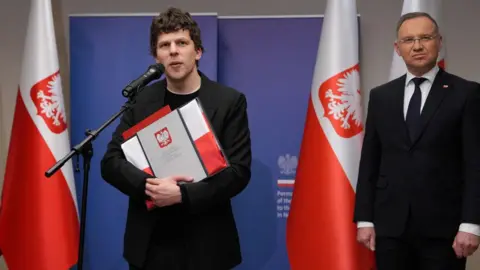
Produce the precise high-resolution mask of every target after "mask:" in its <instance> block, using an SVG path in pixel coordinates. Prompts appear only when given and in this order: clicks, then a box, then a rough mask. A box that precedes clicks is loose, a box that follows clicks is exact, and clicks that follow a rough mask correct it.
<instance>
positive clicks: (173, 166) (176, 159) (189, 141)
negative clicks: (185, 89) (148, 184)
mask: <svg viewBox="0 0 480 270" xmlns="http://www.w3.org/2000/svg"><path fill="white" fill-rule="evenodd" d="M122 136H123V138H124V140H125V141H124V142H123V143H122V150H123V153H124V154H125V157H126V159H127V161H129V162H130V163H132V164H133V165H134V166H135V167H137V168H138V169H140V170H143V171H144V172H146V173H148V174H150V175H152V177H155V178H164V177H167V176H172V175H184V176H191V177H193V182H198V181H202V180H204V179H205V178H207V177H210V176H212V175H214V174H216V173H218V172H220V171H221V170H223V169H225V168H227V167H228V166H229V162H228V159H227V157H226V155H225V153H224V152H223V149H222V146H221V145H220V143H219V141H218V139H217V136H216V134H215V132H214V130H213V129H212V126H211V124H210V122H209V120H208V118H207V116H206V114H205V112H204V110H203V108H202V105H201V103H200V100H199V99H198V98H196V99H194V100H192V101H190V102H188V103H187V104H185V105H183V106H181V107H179V108H177V109H176V110H174V111H171V110H170V107H169V106H165V107H163V108H161V109H160V110H158V111H157V112H155V113H153V114H152V115H150V116H149V117H147V118H145V119H144V120H142V121H141V122H139V123H138V124H136V125H135V126H133V127H131V128H129V129H128V130H126V131H125V132H124V133H123V134H122ZM146 204H147V207H148V209H152V208H153V207H154V205H153V203H152V202H151V201H146Z"/></svg>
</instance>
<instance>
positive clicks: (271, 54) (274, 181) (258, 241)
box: [218, 17, 322, 270]
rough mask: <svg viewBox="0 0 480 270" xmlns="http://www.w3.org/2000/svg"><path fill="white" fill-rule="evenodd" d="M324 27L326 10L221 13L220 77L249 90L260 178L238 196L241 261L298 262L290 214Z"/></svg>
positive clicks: (258, 264)
mask: <svg viewBox="0 0 480 270" xmlns="http://www.w3.org/2000/svg"><path fill="white" fill-rule="evenodd" d="M321 27H322V18H321V17H298V18H295V17H293V18H292V17H283V18H282V17H278V18H276V17H273V18H271V17H270V18H269V17H266V18H255V17H250V18H248V17H247V18H235V17H230V18H228V17H227V18H221V20H220V21H219V35H218V37H219V51H218V52H219V64H218V68H219V73H218V79H219V81H220V82H222V83H224V84H226V85H229V86H232V87H234V88H236V89H238V90H240V91H242V92H243V93H245V94H246V96H247V101H248V114H249V119H250V130H251V134H252V152H253V164H252V179H251V182H250V185H249V186H248V187H247V189H246V190H245V191H244V192H243V193H241V194H240V195H239V196H237V197H236V198H235V199H234V211H235V216H236V220H237V223H238V228H239V230H240V242H241V244H242V253H243V255H244V262H243V263H242V265H240V266H239V267H238V268H237V269H242V270H243V269H245V270H247V269H248V270H252V269H262V270H263V269H265V270H267V269H268V270H283V269H285V270H287V269H290V266H289V263H288V257H287V251H286V245H285V228H286V218H287V216H288V211H289V206H290V198H291V193H292V186H293V181H294V179H295V169H296V163H297V160H296V159H297V157H298V153H299V151H300V143H301V140H302V134H303V128H304V123H305V115H306V111H307V104H308V97H309V94H310V86H311V83H312V75H313V70H314V67H315V61H316V54H317V48H318V41H319V38H320V30H321Z"/></svg>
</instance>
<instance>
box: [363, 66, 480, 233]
mask: <svg viewBox="0 0 480 270" xmlns="http://www.w3.org/2000/svg"><path fill="white" fill-rule="evenodd" d="M405 79H406V75H404V76H402V77H400V78H398V79H395V80H393V81H391V82H388V83H386V84H384V85H381V86H379V87H377V88H375V89H373V90H372V91H371V92H370V101H369V107H368V114H367V121H366V125H365V138H364V142H363V148H362V154H361V161H360V168H359V177H358V183H357V190H356V204H355V214H354V221H355V222H358V221H369V222H373V223H374V226H375V232H376V234H377V235H378V236H390V237H397V236H400V234H401V233H402V232H404V229H405V226H406V225H407V221H408V226H409V230H410V231H411V232H413V233H419V234H421V235H423V236H431V237H448V238H450V239H452V241H453V237H454V236H455V234H456V233H457V232H458V229H459V225H460V224H461V223H474V224H480V85H479V84H478V83H475V82H470V81H467V80H465V79H462V78H460V77H457V76H455V75H452V74H449V73H447V72H445V71H444V70H442V69H440V71H439V72H438V74H437V76H436V77H435V79H434V82H433V84H432V88H431V90H430V93H429V95H428V97H427V100H426V102H425V105H424V107H423V111H422V115H421V119H422V129H421V132H420V134H419V135H418V136H417V138H416V139H415V140H413V141H410V139H409V136H408V135H407V126H406V123H405V120H404V114H403V103H404V99H403V98H404V90H405Z"/></svg>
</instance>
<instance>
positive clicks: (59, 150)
mask: <svg viewBox="0 0 480 270" xmlns="http://www.w3.org/2000/svg"><path fill="white" fill-rule="evenodd" d="M21 72H22V73H21V76H20V82H19V87H18V93H17V100H16V105H15V113H14V119H13V126H12V131H11V137H10V146H9V151H8V156H7V164H6V169H5V179H4V186H3V192H2V204H1V210H0V249H1V251H2V252H3V256H4V258H5V261H6V263H7V265H8V268H9V269H10V270H23V269H37V270H56V269H58V270H64V269H69V268H70V267H72V266H73V265H75V264H76V263H77V254H78V241H79V219H78V212H77V209H78V207H77V202H76V191H75V184H74V177H73V169H72V164H71V162H67V163H66V164H65V165H64V166H63V168H62V169H61V170H59V171H57V173H56V174H54V175H53V176H52V177H50V178H47V177H46V176H45V171H47V170H48V169H49V168H50V167H51V166H53V165H54V164H55V163H56V162H57V161H58V160H59V159H61V158H62V157H63V156H64V155H66V154H67V153H68V152H69V151H70V141H69V134H68V129H67V119H66V115H65V107H64V100H63V93H62V83H61V78H60V74H59V64H58V55H57V48H56V40H55V32H54V26H53V17H52V6H51V2H50V0H33V1H32V2H31V7H30V15H29V18H28V28H27V35H26V40H25V47H24V55H23V62H22V70H21Z"/></svg>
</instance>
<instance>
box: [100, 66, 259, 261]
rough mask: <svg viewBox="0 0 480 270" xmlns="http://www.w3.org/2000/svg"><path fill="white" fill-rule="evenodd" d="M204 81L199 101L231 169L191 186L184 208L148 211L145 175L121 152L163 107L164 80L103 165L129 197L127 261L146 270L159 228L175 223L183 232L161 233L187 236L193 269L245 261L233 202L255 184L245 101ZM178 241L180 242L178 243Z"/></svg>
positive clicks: (125, 120) (124, 125)
mask: <svg viewBox="0 0 480 270" xmlns="http://www.w3.org/2000/svg"><path fill="white" fill-rule="evenodd" d="M200 75H201V77H202V86H201V88H200V90H199V96H198V97H199V99H200V100H201V102H202V105H203V107H204V109H205V111H206V114H207V116H208V118H209V119H210V121H211V124H212V126H213V129H214V131H215V132H216V134H217V136H218V139H219V141H220V143H221V145H222V147H223V149H224V151H225V154H226V155H227V157H228V159H229V161H230V164H231V166H230V167H229V168H228V169H226V170H224V171H222V172H220V173H218V174H217V175H214V176H213V177H210V178H209V179H206V180H204V181H202V182H198V183H189V184H186V185H185V186H184V188H183V190H182V191H183V193H184V195H186V197H184V198H183V200H184V201H183V202H182V204H180V205H174V206H169V207H164V208H158V209H156V210H154V211H151V212H149V211H147V209H146V207H145V203H144V200H145V199H146V195H145V179H146V178H147V177H149V175H147V174H146V173H144V172H143V171H141V170H138V169H137V168H135V167H134V166H133V165H132V164H130V163H129V162H127V161H126V159H125V157H124V155H123V154H122V150H121V147H120V144H121V142H122V141H123V140H122V138H121V133H122V132H123V131H124V130H126V129H128V128H129V127H131V126H132V125H134V124H136V123H137V122H139V121H141V120H143V119H144V118H146V117H147V116H149V115H150V114H152V113H154V112H155V111H157V110H158V109H160V108H161V107H163V106H164V95H165V91H166V88H165V87H166V82H165V80H162V81H159V82H156V83H154V84H151V85H150V86H148V87H146V88H145V90H143V91H142V92H140V94H139V95H138V97H137V102H136V104H135V105H134V106H133V108H132V109H131V110H129V111H127V112H126V113H125V114H124V115H123V117H122V118H121V122H120V124H119V126H118V127H117V129H116V130H115V133H114V134H113V139H112V141H111V142H110V143H109V144H108V149H107V152H106V154H105V156H104V157H103V159H102V162H101V171H102V177H103V178H104V179H105V180H106V181H107V182H108V183H110V184H111V185H112V186H114V187H115V188H117V189H118V190H120V191H121V192H122V193H124V194H126V195H128V196H129V207H128V216H127V223H126V229H125V238H124V257H125V258H126V260H127V261H128V262H129V263H131V264H133V265H135V266H137V267H142V265H143V264H144V262H145V258H146V254H147V248H148V246H149V243H150V241H151V240H152V239H153V238H154V236H153V231H154V230H156V229H157V228H156V227H158V223H164V224H174V226H172V228H173V227H176V229H178V228H180V230H178V231H175V232H172V231H164V232H161V233H162V234H169V233H171V234H177V233H180V234H183V235H184V236H185V238H186V241H187V242H186V248H187V253H186V254H182V256H183V255H184V256H185V260H188V264H189V265H191V267H190V268H189V269H195V270H197V269H205V270H207V269H208V270H215V269H219V270H225V269H231V268H233V267H234V266H235V265H237V264H239V263H240V262H241V253H240V245H239V239H238V233H237V228H236V225H235V220H234V216H233V214H232V208H231V204H230V199H231V198H232V197H234V196H235V195H237V194H238V193H240V192H241V191H242V190H243V189H244V188H245V187H246V186H247V184H248V182H249V180H250V164H251V148H250V131H249V127H248V119H247V111H246V110H247V102H246V98H245V96H244V95H243V94H242V93H240V92H238V91H236V90H234V89H232V88H229V87H225V86H222V85H220V84H218V83H216V82H213V81H211V80H209V79H208V78H207V77H206V76H205V75H203V74H202V73H200ZM174 241H175V240H174Z"/></svg>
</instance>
